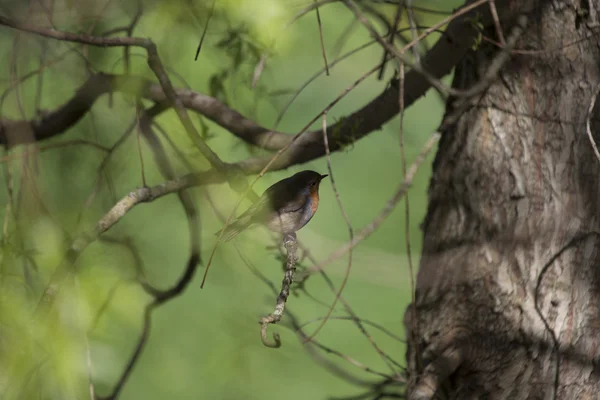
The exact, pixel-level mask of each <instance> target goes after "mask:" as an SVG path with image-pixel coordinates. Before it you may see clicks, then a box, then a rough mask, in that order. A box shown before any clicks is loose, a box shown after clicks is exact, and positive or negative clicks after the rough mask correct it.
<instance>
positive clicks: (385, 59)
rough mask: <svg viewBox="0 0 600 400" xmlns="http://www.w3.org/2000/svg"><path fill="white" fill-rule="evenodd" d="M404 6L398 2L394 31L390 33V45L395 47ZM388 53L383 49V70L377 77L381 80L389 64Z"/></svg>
mask: <svg viewBox="0 0 600 400" xmlns="http://www.w3.org/2000/svg"><path fill="white" fill-rule="evenodd" d="M403 6H404V3H403V2H402V1H399V2H398V7H397V8H396V15H394V23H393V25H392V30H391V31H390V35H389V37H388V44H389V45H393V44H394V36H395V32H396V30H397V29H398V24H400V17H402V8H403ZM387 57H388V51H387V50H386V49H383V60H381V64H382V65H381V69H380V70H379V75H378V76H377V79H379V80H381V79H382V78H383V73H384V72H385V65H386V64H387V60H388V58H387Z"/></svg>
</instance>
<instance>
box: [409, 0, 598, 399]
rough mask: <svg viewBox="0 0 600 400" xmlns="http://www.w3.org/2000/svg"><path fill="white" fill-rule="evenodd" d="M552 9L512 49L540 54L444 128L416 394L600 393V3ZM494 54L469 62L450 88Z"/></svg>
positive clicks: (427, 229) (418, 307)
mask: <svg viewBox="0 0 600 400" xmlns="http://www.w3.org/2000/svg"><path fill="white" fill-rule="evenodd" d="M518 3H519V2H513V5H514V6H515V7H517V4H518ZM545 3H546V4H542V2H539V3H538V4H537V5H536V8H535V11H534V12H533V14H530V15H529V17H530V24H529V28H528V30H527V32H526V33H525V34H524V35H523V36H522V38H521V40H520V41H519V44H518V45H517V48H518V49H527V50H533V51H540V52H538V53H535V54H534V53H530V54H515V55H514V56H513V58H512V59H511V61H510V62H509V63H508V64H507V65H506V66H505V67H504V68H503V70H502V73H501V79H499V80H497V81H496V82H495V83H494V84H493V85H492V86H491V87H490V88H489V90H487V91H486V92H485V94H484V95H482V96H481V97H480V98H479V99H477V100H476V101H474V102H473V104H472V106H471V107H470V109H469V110H468V111H467V112H466V113H465V114H464V115H463V116H462V117H461V118H460V119H459V121H458V122H457V123H456V124H455V125H453V126H452V127H451V128H450V129H447V130H446V131H445V132H443V136H442V139H441V142H440V145H439V150H438V153H437V156H436V160H435V162H434V168H433V169H434V171H433V176H432V179H431V184H430V189H429V205H428V211H427V216H426V219H425V222H424V224H423V229H424V247H423V254H422V260H421V265H420V269H419V274H418V277H417V283H416V288H417V292H416V301H415V304H414V305H411V306H410V307H409V308H408V309H407V312H406V314H405V325H406V330H407V334H408V335H409V346H408V351H407V362H408V369H409V384H408V397H409V399H427V398H438V397H440V398H451V399H462V400H464V399H516V400H519V399H552V398H556V399H597V398H600V364H599V362H600V265H599V261H600V253H599V252H598V249H599V245H600V234H598V232H599V231H600V229H599V222H600V221H599V218H598V217H599V215H598V211H599V204H600V185H599V182H600V161H599V160H598V159H597V158H596V156H595V155H594V152H593V150H592V147H591V144H590V141H589V139H588V137H587V135H586V120H587V111H588V107H589V105H590V102H591V100H592V98H593V97H594V96H595V94H596V88H597V86H598V84H599V83H600V35H599V34H598V32H599V28H598V26H597V24H598V20H597V11H596V9H600V4H599V2H598V1H591V2H588V1H587V0H586V1H552V2H545ZM590 5H591V9H590ZM594 7H596V9H594ZM503 27H504V29H505V31H506V30H507V28H509V26H506V25H504V26H503ZM493 32H494V31H493V30H491V31H489V32H486V34H487V35H488V36H490V37H491V36H494V33H493ZM572 43H576V44H572ZM497 51H498V49H497V48H496V47H495V46H493V45H488V44H485V45H482V46H480V47H479V48H478V49H477V50H476V51H474V52H472V53H471V54H470V55H469V56H468V57H466V58H465V60H463V61H462V62H461V63H460V65H459V66H458V67H457V70H456V75H455V79H454V83H453V85H454V87H456V88H468V87H470V86H472V85H473V84H474V83H475V82H477V79H478V77H480V76H481V75H482V74H483V73H484V71H485V70H486V67H487V65H489V63H490V61H491V60H492V58H493V55H494V53H495V52H497ZM452 102H453V100H450V101H449V102H448V111H451V109H452ZM598 110H600V106H596V107H595V109H594V111H593V112H592V122H591V131H592V132H598V127H599V126H600V124H599V123H598V117H599V115H598V114H599V112H598ZM594 138H595V139H596V140H597V141H598V140H599V139H600V134H598V135H596V134H595V135H594ZM557 368H558V369H557ZM442 395H445V396H442Z"/></svg>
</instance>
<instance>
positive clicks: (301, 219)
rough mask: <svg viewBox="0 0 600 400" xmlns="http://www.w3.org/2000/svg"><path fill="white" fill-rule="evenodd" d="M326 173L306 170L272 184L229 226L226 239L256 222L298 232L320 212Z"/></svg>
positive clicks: (275, 230) (287, 232)
mask: <svg viewBox="0 0 600 400" xmlns="http://www.w3.org/2000/svg"><path fill="white" fill-rule="evenodd" d="M326 176H327V175H321V174H319V173H318V172H315V171H308V170H306V171H301V172H298V173H297V174H294V175H292V176H290V177H289V178H286V179H282V180H280V181H279V182H277V183H275V184H273V185H272V186H271V187H269V188H268V189H267V190H265V192H264V193H263V195H262V196H260V198H259V199H258V201H257V202H256V203H254V204H253V205H251V206H250V207H249V208H248V210H246V212H244V213H243V214H242V215H240V216H239V218H238V219H236V220H235V221H233V222H232V223H231V224H230V225H229V226H227V228H226V229H225V232H224V233H223V239H224V240H225V241H229V240H231V239H233V238H234V237H235V236H237V235H238V233H240V232H241V231H243V230H244V229H246V228H247V227H249V226H250V225H253V224H262V225H265V226H266V227H267V228H269V229H270V230H272V231H274V232H279V233H282V234H290V233H294V232H296V231H297V230H299V229H300V228H302V227H303V226H304V225H306V224H307V223H308V221H310V219H311V218H312V217H313V215H314V214H315V212H316V211H317V207H318V205H319V183H320V182H321V180H322V179H323V178H325V177H326ZM220 232H221V231H219V232H217V235H219V234H220Z"/></svg>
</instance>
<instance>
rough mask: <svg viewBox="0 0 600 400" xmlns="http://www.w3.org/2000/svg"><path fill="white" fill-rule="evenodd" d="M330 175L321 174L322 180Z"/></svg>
mask: <svg viewBox="0 0 600 400" xmlns="http://www.w3.org/2000/svg"><path fill="white" fill-rule="evenodd" d="M328 176H329V175H321V180H323V179H325V178H327V177H328Z"/></svg>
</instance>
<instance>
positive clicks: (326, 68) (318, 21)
mask: <svg viewBox="0 0 600 400" xmlns="http://www.w3.org/2000/svg"><path fill="white" fill-rule="evenodd" d="M315 11H316V14H317V24H318V25H319V39H320V40H321V53H323V62H324V63H325V75H327V76H329V66H328V64H327V52H326V51H325V41H324V40H323V26H322V25H321V14H320V13H319V7H316V8H315Z"/></svg>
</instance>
